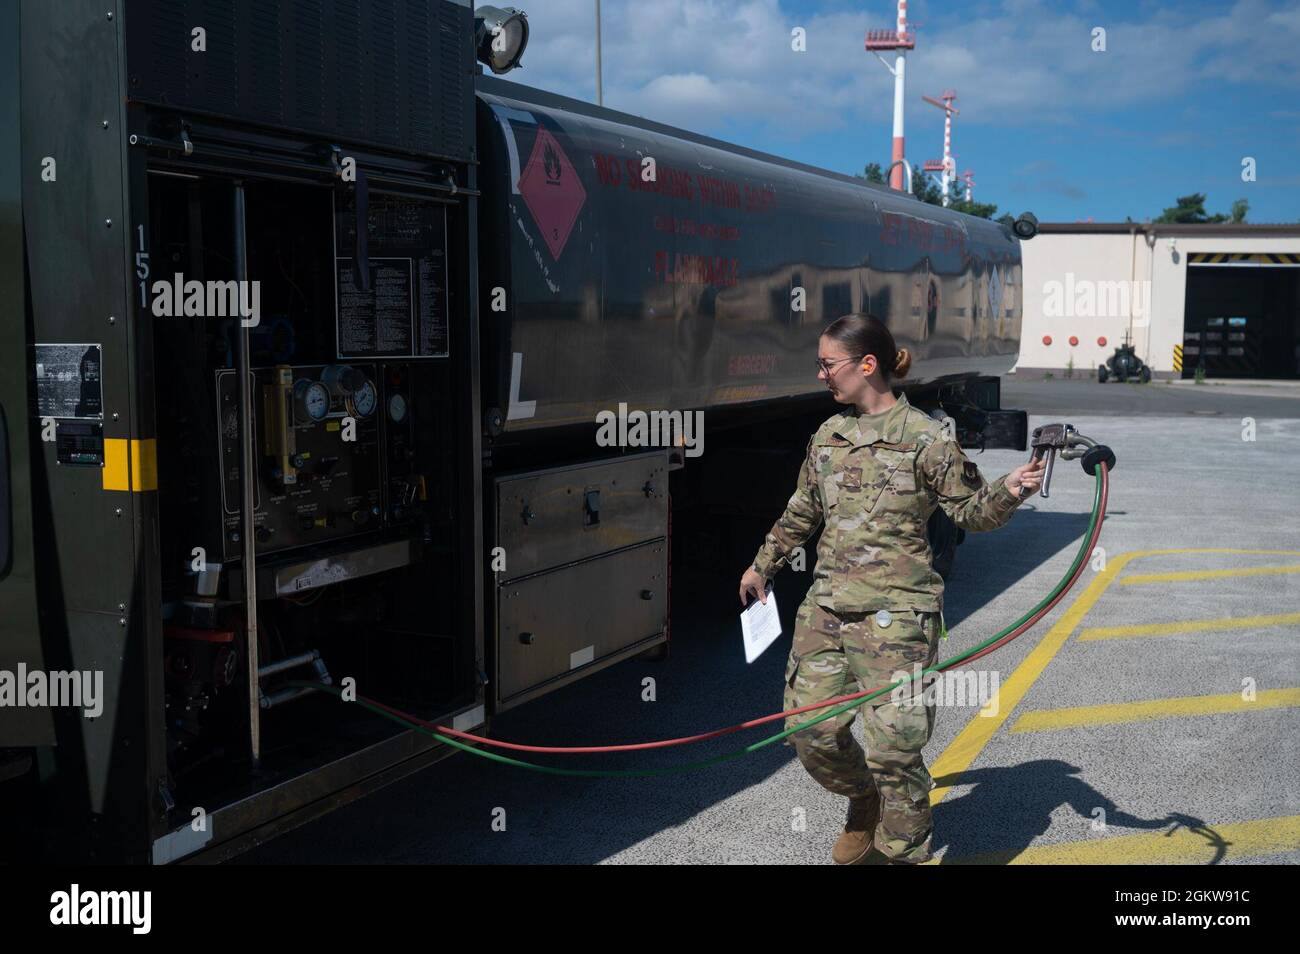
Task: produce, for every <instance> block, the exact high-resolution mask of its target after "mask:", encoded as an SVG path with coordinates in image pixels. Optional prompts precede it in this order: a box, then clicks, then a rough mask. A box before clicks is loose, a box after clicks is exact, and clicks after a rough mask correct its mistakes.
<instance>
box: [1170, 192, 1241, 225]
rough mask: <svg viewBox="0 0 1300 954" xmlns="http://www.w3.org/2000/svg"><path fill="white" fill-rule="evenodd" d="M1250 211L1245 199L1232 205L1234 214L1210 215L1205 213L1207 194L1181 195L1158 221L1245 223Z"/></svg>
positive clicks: (1217, 213) (1218, 213) (1220, 213)
mask: <svg viewBox="0 0 1300 954" xmlns="http://www.w3.org/2000/svg"><path fill="white" fill-rule="evenodd" d="M1249 210H1250V203H1249V202H1247V201H1246V200H1245V199H1238V200H1237V201H1236V202H1234V203H1232V214H1231V215H1225V214H1224V213H1222V212H1216V213H1215V214H1214V215H1210V214H1209V213H1207V212H1206V211H1205V193H1203V192H1193V193H1192V194H1191V195H1180V196H1179V197H1178V198H1177V199H1175V200H1174V204H1173V205H1172V206H1170V207H1169V208H1167V209H1165V210H1164V211H1163V212H1161V213H1160V216H1159V217H1158V218H1157V219H1156V221H1157V222H1180V223H1192V224H1196V223H1203V222H1245V221H1246V213H1247V212H1248V211H1249Z"/></svg>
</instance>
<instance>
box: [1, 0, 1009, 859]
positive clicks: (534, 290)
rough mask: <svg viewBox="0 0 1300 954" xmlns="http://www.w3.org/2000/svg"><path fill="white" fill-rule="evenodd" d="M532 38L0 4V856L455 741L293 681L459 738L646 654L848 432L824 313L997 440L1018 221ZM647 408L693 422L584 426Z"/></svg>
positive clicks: (388, 0) (126, 3)
mask: <svg viewBox="0 0 1300 954" xmlns="http://www.w3.org/2000/svg"><path fill="white" fill-rule="evenodd" d="M526 38H527V20H526V17H525V16H524V15H523V14H522V13H519V12H517V11H513V10H506V11H502V10H496V9H494V8H490V7H485V8H480V9H479V10H478V11H475V10H474V9H473V8H472V7H471V6H470V5H469V4H468V3H467V2H465V0H365V2H362V0H311V2H308V0H278V2H253V0H232V2H229V3H224V4H211V3H206V2H202V0H95V2H93V3H92V2H89V0H60V2H58V3H49V2H45V0H0V44H2V45H3V49H0V109H3V117H2V118H0V128H2V129H3V135H2V136H0V290H3V302H4V305H3V309H4V311H3V318H2V319H0V339H2V340H0V826H3V827H4V829H5V831H3V832H2V833H0V834H3V836H4V837H3V838H2V839H0V844H3V845H4V846H5V848H4V852H5V854H6V856H7V857H6V860H8V861H18V862H37V861H47V860H58V861H69V860H70V861H90V862H133V863H134V862H140V863H169V862H175V861H194V860H203V861H207V860H221V859H223V858H227V857H231V856H233V855H235V854H237V853H238V852H240V851H243V850H246V849H247V848H248V847H250V846H252V845H255V844H257V843H260V842H262V841H265V840H266V839H268V838H271V837H274V836H275V835H276V834H278V833H280V832H282V831H285V830H287V829H289V828H292V827H294V826H297V825H300V824H302V823H304V822H306V821H308V820H310V819H313V818H316V817H319V816H320V815H322V814H324V813H326V812H328V811H330V810H331V809H333V808H334V807H337V806H338V805H341V804H344V803H346V802H348V801H351V800H353V799H355V798H357V797H358V796H360V795H362V794H365V793H367V792H369V791H372V790H374V789H376V788H378V787H381V786H383V785H385V784H387V783H389V782H392V781H394V780H396V779H398V778H401V777H403V776H406V775H408V774H410V773H412V772H415V771H417V770H420V769H423V768H426V767H428V766H430V765H431V764H432V763H434V762H436V761H438V760H439V759H441V758H443V757H445V756H447V755H448V754H451V752H452V751H453V750H452V749H450V748H448V747H447V746H445V745H443V744H441V743H439V742H438V741H436V740H434V739H432V738H430V737H428V736H427V735H424V734H420V733H417V732H414V731H408V730H407V729H405V728H402V727H399V726H395V725H393V724H392V723H391V722H388V721H386V720H383V719H378V718H376V717H375V716H374V714H373V713H371V712H367V711H365V710H364V709H363V708H361V707H359V706H355V705H347V704H343V703H341V702H340V701H339V699H338V698H336V697H334V696H333V695H331V694H329V693H325V692H321V691H317V690H316V689H314V688H312V687H313V686H331V687H336V688H338V687H348V686H351V687H354V688H355V690H356V691H357V692H358V693H360V694H363V695H365V696H367V697H371V698H374V699H378V700H382V701H383V702H385V703H387V704H389V705H393V706H398V707H400V708H402V709H403V710H406V711H409V712H412V713H415V714H416V715H418V716H419V717H420V718H422V719H425V720H428V721H430V722H432V723H435V724H440V725H447V726H451V727H453V728H456V729H460V730H463V731H477V732H480V733H483V732H488V731H490V728H491V720H492V718H493V717H494V716H495V715H496V714H498V713H502V712H504V711H506V710H508V709H511V708H514V707H518V706H523V705H527V704H528V703H529V702H530V701H532V700H535V699H537V698H538V697H540V696H542V695H544V694H546V693H550V692H553V691H555V690H559V689H566V687H570V688H567V689H566V691H570V692H581V691H582V687H581V686H578V685H575V684H576V683H579V682H580V681H581V680H582V679H583V678H584V677H586V676H588V675H590V674H592V673H594V672H597V671H600V670H602V669H604V668H606V667H609V666H613V665H616V664H618V663H620V662H622V661H625V660H627V659H629V658H630V657H633V656H646V655H652V656H653V655H660V656H662V655H663V654H664V653H665V652H666V650H667V647H668V646H669V645H670V643H669V638H670V618H671V609H670V604H671V596H672V592H673V587H674V585H684V584H685V581H687V580H696V581H698V580H699V579H701V578H703V577H702V575H703V574H706V573H707V572H709V570H710V568H719V572H721V571H722V570H723V569H725V577H724V578H720V579H721V580H722V583H721V584H720V585H722V586H723V588H724V589H725V591H726V592H727V593H728V594H730V593H731V592H734V578H735V577H736V576H738V575H739V573H740V571H741V570H742V569H743V568H744V565H745V563H746V561H747V560H748V559H749V557H750V556H751V555H752V552H753V550H754V549H755V548H756V546H757V543H758V542H759V540H760V539H761V533H762V531H763V530H765V529H766V527H767V526H768V525H770V522H771V520H772V519H774V517H775V516H776V515H777V514H778V513H779V512H780V509H781V506H782V505H783V502H784V501H785V499H786V497H787V496H788V493H789V490H790V487H792V486H793V481H794V478H795V474H796V472H797V469H798V465H799V460H800V459H801V456H802V451H803V449H804V446H805V444H806V439H807V434H808V433H809V432H810V430H811V429H812V428H813V427H814V426H815V425H816V424H817V423H818V422H820V421H821V420H823V419H824V418H825V417H826V416H828V415H829V414H830V413H832V412H833V411H834V410H836V409H837V406H836V405H834V403H833V402H832V401H831V399H830V397H829V396H828V394H827V392H826V390H825V388H824V386H823V385H822V384H821V382H820V381H818V379H817V378H816V375H815V369H814V366H813V361H814V359H815V357H816V350H817V339H818V336H819V334H820V330H821V329H822V328H823V327H824V326H825V325H826V324H827V323H829V322H830V321H832V320H834V319H835V318H837V317H839V316H840V315H843V314H845V313H848V312H854V311H864V312H871V313H874V314H876V315H878V316H880V317H881V318H882V319H884V320H885V321H887V323H888V325H889V326H890V328H891V329H892V331H893V333H894V335H895V336H896V338H897V339H898V341H899V344H900V345H901V346H905V347H907V348H908V349H909V350H910V351H911V352H912V353H913V355H914V357H915V362H914V365H913V367H914V371H915V375H914V376H913V377H910V378H909V379H908V380H907V381H906V393H907V395H908V398H909V400H910V401H911V402H912V403H913V404H915V405H917V406H918V407H921V408H924V409H925V410H926V411H927V412H929V413H932V414H934V415H936V416H940V417H943V416H947V417H951V418H952V419H953V421H954V422H955V426H956V428H957V434H958V436H959V439H960V440H961V442H962V443H963V445H965V446H970V447H999V446H1000V447H1017V448H1020V449H1024V448H1025V440H1026V433H1025V431H1026V416H1025V414H1024V412H1022V411H1015V410H1006V409H1002V408H1001V407H1000V396H999V389H998V381H999V377H998V376H999V375H1001V374H1003V373H1005V372H1006V371H1008V370H1009V369H1010V368H1011V367H1012V366H1013V365H1014V362H1015V360H1016V356H1017V353H1018V350H1019V342H1020V333H1021V259H1020V247H1019V243H1020V240H1021V238H1022V237H1026V233H1027V234H1032V225H1029V226H1026V224H1025V223H1026V222H1027V221H1028V220H1027V219H1023V220H1021V221H1020V222H1017V223H1016V226H1015V228H1011V227H1008V226H1006V225H1003V224H998V223H994V222H990V221H986V220H983V219H979V218H974V217H971V216H966V215H962V214H959V213H957V212H954V211H950V210H947V209H943V208H939V207H935V206H931V205H926V204H924V203H922V202H920V201H918V200H917V199H915V198H914V197H912V196H911V195H908V194H906V193H901V192H896V191H893V190H890V189H888V188H887V187H884V186H878V185H873V184H871V183H868V182H866V181H865V180H863V179H859V178H855V177H853V176H847V175H841V174H838V173H834V172H829V171H826V170H823V169H818V168H815V167H812V166H809V165H804V164H801V163H798V162H792V161H788V160H785V159H782V158H779V157H776V156H772V155H768V154H765V153H760V152H756V151H754V150H751V149H746V148H742V147H739V146H735V145H731V144H728V143H725V142H721V141H718V140H715V139H711V138H708V137H705V136H701V135H696V134H693V133H690V132H687V131H685V130H682V129H677V128H673V127H670V126H666V125H663V124H660V123H655V122H650V121H647V120H644V119H641V118H638V117H635V116H631V115H628V114H625V113H621V112H618V111H616V110H612V109H604V108H597V107H594V106H592V105H590V104H587V103H584V102H579V101H577V100H573V99H569V98H566V97H563V96H558V95H553V94H551V93H547V92H542V91H540V90H536V89H532V88H529V87H527V86H523V85H519V84H516V83H513V82H510V81H507V80H505V79H501V78H500V77H499V76H498V75H496V74H497V73H503V72H505V71H506V70H507V69H509V68H510V67H511V66H512V65H514V64H515V63H517V62H518V60H519V57H520V55H521V53H522V48H523V45H524V43H525V42H526ZM480 60H483V61H484V62H483V63H480V62H479V61H480ZM484 63H486V65H488V66H489V67H490V69H489V70H488V71H484V69H483V65H484ZM1018 233H1019V234H1018ZM652 412H653V413H659V412H662V413H663V414H666V415H669V416H670V417H671V415H678V416H679V417H680V418H681V419H682V420H683V421H685V420H687V419H690V420H700V421H702V422H703V428H704V430H703V431H702V432H700V433H696V434H694V435H689V434H687V433H686V432H684V431H679V432H678V438H677V439H673V440H669V441H661V442H658V443H655V442H653V441H644V440H643V441H637V440H634V439H633V437H634V434H633V431H632V430H631V429H626V430H625V429H624V428H622V427H621V426H620V427H619V428H614V429H612V430H613V431H615V432H616V436H615V437H614V438H611V436H610V433H611V428H609V427H606V426H605V423H606V422H607V421H608V420H609V418H610V416H611V415H615V416H620V419H626V418H627V417H629V416H630V415H633V414H636V413H652ZM688 436H689V437H690V439H689V440H688V439H687V437H688ZM755 521H756V522H755ZM755 526H757V527H758V528H759V529H758V532H757V535H756V534H755V533H754V532H753V529H752V528H753V527H755ZM959 537H960V534H959V533H958V532H957V531H956V529H955V528H954V527H952V525H951V524H949V523H947V522H946V518H945V517H943V515H942V513H941V512H939V513H937V514H936V520H935V522H934V524H933V525H932V527H931V540H932V548H933V551H934V559H935V563H936V567H946V565H947V563H949V562H950V561H951V559H952V556H953V552H954V548H955V546H956V544H957V542H958V541H959ZM674 556H676V559H674ZM674 580H675V581H677V582H676V584H674ZM435 770H436V769H435Z"/></svg>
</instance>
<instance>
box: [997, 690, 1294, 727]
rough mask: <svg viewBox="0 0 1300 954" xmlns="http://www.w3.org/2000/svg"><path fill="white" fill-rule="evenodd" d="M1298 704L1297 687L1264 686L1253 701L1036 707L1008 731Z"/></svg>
mask: <svg viewBox="0 0 1300 954" xmlns="http://www.w3.org/2000/svg"><path fill="white" fill-rule="evenodd" d="M1298 706H1300V689H1266V690H1264V691H1262V692H1259V693H1256V695H1255V698H1254V700H1252V701H1247V700H1245V699H1243V698H1242V697H1241V693H1240V692H1228V693H1224V694H1223V695H1217V696H1174V697H1172V698H1169V699H1144V700H1143V701H1141V702H1117V703H1112V704H1110V705H1101V706H1070V707H1067V708H1062V709H1038V710H1035V711H1032V712H1026V713H1025V714H1024V715H1022V716H1021V717H1020V718H1019V719H1017V720H1016V722H1015V725H1013V726H1012V727H1011V731H1012V732H1050V731H1053V730H1057V729H1077V728H1080V727H1082V726H1086V725H1118V724H1120V723H1123V722H1147V721H1150V720H1152V719H1174V718H1181V717H1184V716H1202V715H1219V714H1221V713H1225V712H1258V711H1260V710H1263V709H1290V708H1295V707H1298Z"/></svg>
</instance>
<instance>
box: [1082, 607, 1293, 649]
mask: <svg viewBox="0 0 1300 954" xmlns="http://www.w3.org/2000/svg"><path fill="white" fill-rule="evenodd" d="M1295 624H1300V613H1272V614H1269V615H1265V616H1220V617H1219V618H1217V619H1185V620H1180V621H1178V622H1174V623H1138V624H1135V625H1133V626H1094V627H1090V628H1089V629H1085V630H1084V631H1083V632H1081V633H1080V634H1079V641H1080V642H1091V641H1092V640H1094V639H1121V638H1124V637H1128V636H1172V635H1174V634H1175V633H1200V632H1205V631H1206V630H1224V629H1261V628H1263V627H1266V626H1292V625H1295Z"/></svg>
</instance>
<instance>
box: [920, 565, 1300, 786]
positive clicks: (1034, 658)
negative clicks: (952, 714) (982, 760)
mask: <svg viewBox="0 0 1300 954" xmlns="http://www.w3.org/2000/svg"><path fill="white" fill-rule="evenodd" d="M1189 553H1206V554H1209V553H1215V554H1247V553H1250V554H1268V555H1275V556H1300V550H1243V549H1236V548H1230V547H1182V548H1176V549H1170V550H1133V551H1131V552H1129V553H1121V554H1118V555H1117V556H1115V557H1114V558H1112V559H1109V560H1107V561H1106V568H1105V569H1104V570H1102V571H1101V572H1100V573H1098V574H1097V575H1096V576H1095V577H1094V578H1093V580H1092V582H1091V583H1089V584H1088V587H1087V588H1086V589H1085V590H1084V591H1083V592H1082V593H1081V594H1080V595H1079V596H1078V597H1077V598H1076V599H1075V601H1074V602H1073V603H1072V604H1071V605H1070V608H1069V609H1068V610H1066V611H1065V615H1064V616H1062V617H1061V618H1060V619H1059V620H1057V622H1056V624H1055V625H1053V626H1052V628H1051V629H1050V630H1048V632H1047V635H1046V636H1044V637H1043V639H1042V641H1041V642H1039V644H1038V645H1037V646H1035V647H1034V648H1033V650H1031V651H1030V653H1029V655H1028V656H1026V657H1025V659H1024V661H1023V662H1021V663H1020V665H1019V666H1017V667H1016V670H1015V672H1013V673H1012V674H1011V675H1010V676H1009V677H1008V678H1007V680H1006V681H1005V682H1003V683H1002V685H1001V687H1000V689H999V696H998V699H999V706H998V714H997V715H995V716H988V717H985V716H982V715H976V716H972V717H971V720H970V721H969V722H968V723H966V726H965V728H963V729H962V730H961V731H960V732H958V733H957V737H956V738H954V739H953V740H952V742H950V743H949V744H948V747H947V748H946V749H944V750H943V752H942V753H941V754H940V755H939V757H938V758H937V759H936V760H935V761H934V762H933V763H932V764H931V766H930V776H931V778H933V779H935V780H936V782H937V781H938V780H939V779H941V778H947V779H949V781H948V782H947V784H944V783H939V784H937V785H936V786H935V787H934V788H932V789H931V790H930V804H931V805H932V806H934V805H938V804H939V803H940V802H941V801H943V800H944V798H945V797H946V796H947V794H948V793H949V792H950V791H952V789H953V786H955V785H960V784H961V778H960V776H961V773H962V772H964V771H966V770H967V769H968V768H970V767H971V765H972V764H973V763H974V761H975V760H976V759H977V758H979V754H980V753H981V752H982V751H984V747H985V746H986V745H988V743H989V741H990V740H991V739H992V738H993V735H994V733H996V732H997V730H998V729H999V728H1000V727H1001V726H1002V725H1003V724H1004V723H1005V722H1006V721H1007V719H1009V718H1010V717H1011V713H1012V710H1014V709H1015V707H1016V706H1017V705H1019V704H1020V700H1021V699H1023V698H1024V697H1025V694H1026V693H1027V692H1028V691H1029V688H1030V686H1032V685H1033V684H1034V682H1035V681H1036V680H1037V679H1038V677H1039V676H1041V675H1042V673H1043V670H1044V669H1046V668H1047V664H1048V663H1049V662H1051V661H1052V658H1053V657H1054V656H1055V655H1056V654H1057V653H1058V652H1060V650H1061V647H1062V646H1064V645H1065V643H1066V641H1067V640H1068V639H1069V638H1070V634H1071V633H1072V632H1074V630H1075V628H1076V627H1077V626H1078V625H1079V623H1080V622H1081V621H1082V620H1083V618H1084V617H1085V616H1086V615H1087V614H1088V611H1089V610H1090V609H1092V607H1093V606H1094V605H1096V602H1097V600H1099V599H1101V596H1102V594H1103V593H1105V592H1106V590H1107V589H1109V588H1110V585H1111V583H1113V582H1114V581H1115V578H1116V577H1117V576H1118V575H1119V572H1120V570H1122V569H1124V567H1126V566H1127V565H1128V564H1129V563H1131V562H1132V561H1134V560H1139V559H1142V558H1144V557H1150V556H1175V555H1184V554H1189Z"/></svg>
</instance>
